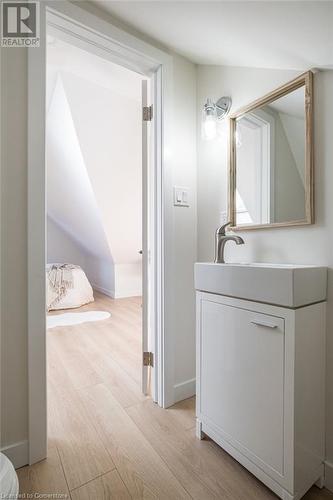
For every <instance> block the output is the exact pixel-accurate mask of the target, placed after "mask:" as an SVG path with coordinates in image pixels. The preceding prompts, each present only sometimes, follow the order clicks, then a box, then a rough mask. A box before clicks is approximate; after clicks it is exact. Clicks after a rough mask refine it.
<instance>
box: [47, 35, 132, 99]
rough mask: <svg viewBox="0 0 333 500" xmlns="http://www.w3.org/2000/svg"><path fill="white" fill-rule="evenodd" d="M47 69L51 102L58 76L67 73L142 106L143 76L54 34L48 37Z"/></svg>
mask: <svg viewBox="0 0 333 500" xmlns="http://www.w3.org/2000/svg"><path fill="white" fill-rule="evenodd" d="M47 69H48V85H47V90H48V99H47V101H48V102H49V101H50V98H51V95H52V92H53V88H54V85H55V82H56V79H57V75H58V73H59V72H65V73H70V74H72V75H75V76H78V77H80V78H83V79H84V80H88V81H90V82H92V83H95V84H96V85H99V86H100V87H103V88H107V89H109V90H112V91H113V92H116V93H117V94H119V96H124V97H128V98H130V99H134V100H136V101H137V102H138V103H141V80H142V77H141V76H140V75H138V74H137V73H134V71H131V70H129V69H126V68H124V67H122V66H119V65H118V64H114V63H112V62H111V61H109V60H107V59H104V58H102V57H99V56H97V55H95V54H94V53H92V52H87V51H86V50H82V49H80V48H78V47H76V46H75V45H72V44H69V43H66V42H64V41H63V40H60V39H59V38H56V37H54V36H50V35H49V36H48V37H47Z"/></svg>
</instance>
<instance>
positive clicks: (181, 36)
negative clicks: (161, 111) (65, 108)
mask: <svg viewBox="0 0 333 500" xmlns="http://www.w3.org/2000/svg"><path fill="white" fill-rule="evenodd" d="M93 3H94V4H95V5H96V6H97V7H98V8H99V9H101V10H104V11H105V12H108V13H109V14H111V16H113V17H114V18H116V19H118V20H120V21H121V22H122V23H124V24H125V25H128V26H131V27H132V28H134V29H135V30H137V31H138V32H140V33H143V34H144V35H148V36H149V37H151V38H152V39H154V40H156V41H158V42H160V43H161V44H163V45H164V46H167V47H169V48H171V49H173V50H174V51H176V52H178V53H179V54H182V55H183V56H185V57H187V58H188V59H189V60H191V61H193V62H194V63H197V64H217V65H228V66H245V67H254V68H276V69H297V70H306V69H309V68H312V67H331V68H332V67H333V32H332V25H333V3H332V2H330V1H316V0H315V1H307V0H305V1H304V0H303V1H237V0H232V1H224V0H215V1H198V0H196V1H187V0H186V1H176V2H175V1H166V0H164V1H140V0H137V1H134V2H133V1H126V0H123V1H111V0H93ZM171 26H172V29H170V27H171Z"/></svg>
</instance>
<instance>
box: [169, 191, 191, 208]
mask: <svg viewBox="0 0 333 500" xmlns="http://www.w3.org/2000/svg"><path fill="white" fill-rule="evenodd" d="M189 191H190V190H189V188H187V187H180V186H174V188H173V204H174V206H175V207H189V206H190V203H189Z"/></svg>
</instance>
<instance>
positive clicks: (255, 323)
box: [251, 321, 277, 328]
mask: <svg viewBox="0 0 333 500" xmlns="http://www.w3.org/2000/svg"><path fill="white" fill-rule="evenodd" d="M251 323H252V324H253V325H256V326H265V327H266V328H277V325H274V323H268V322H266V321H251Z"/></svg>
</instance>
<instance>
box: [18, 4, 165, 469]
mask: <svg viewBox="0 0 333 500" xmlns="http://www.w3.org/2000/svg"><path fill="white" fill-rule="evenodd" d="M47 26H50V27H51V28H52V29H54V30H61V32H62V38H63V39H65V37H66V36H68V37H71V38H72V37H75V39H76V42H77V45H78V46H80V47H82V48H86V47H87V44H90V45H93V46H94V51H95V53H97V54H98V53H100V54H101V55H102V53H103V57H106V56H107V57H108V58H110V60H111V61H112V62H116V63H118V64H120V65H122V66H125V67H127V68H128V69H131V70H134V71H136V72H138V73H141V74H144V75H147V76H150V77H151V78H152V79H153V82H154V85H153V87H154V96H153V104H154V116H155V119H154V122H153V126H154V136H155V148H154V156H155V157H154V165H155V175H154V186H153V190H154V204H153V212H154V242H153V255H152V256H151V258H152V259H153V262H154V266H153V272H154V283H155V285H154V293H153V303H154V310H155V314H154V315H153V316H154V317H153V327H154V329H153V332H154V338H153V342H154V344H155V345H154V348H155V360H156V361H155V363H156V362H157V363H156V366H157V369H155V370H154V394H153V399H154V400H155V401H156V402H157V403H158V404H159V405H160V406H162V407H164V406H166V405H167V402H166V400H167V396H166V394H167V393H168V392H169V390H170V388H169V385H170V384H171V381H172V378H171V375H170V374H168V373H167V370H166V367H167V366H168V364H167V363H166V360H165V352H166V349H165V336H164V198H165V196H164V184H165V179H164V162H165V157H164V156H165V154H164V151H165V149H166V148H165V147H164V139H165V130H166V128H167V127H166V116H167V115H168V112H167V110H168V109H169V107H170V104H169V100H170V88H171V83H170V78H171V74H172V59H171V57H170V56H169V55H168V54H166V53H164V52H163V51H161V50H159V49H156V48H155V47H153V46H151V45H149V44H147V43H145V42H143V41H142V40H140V39H137V38H135V37H134V36H132V35H130V34H128V33H127V32H125V31H122V30H120V29H119V28H117V27H115V26H113V25H112V24H110V23H109V22H106V21H104V20H103V19H101V18H99V17H96V16H94V15H93V14H91V13H89V12H87V11H86V10H85V9H83V8H80V7H79V6H77V5H74V4H72V3H70V2H67V1H61V2H52V1H50V2H49V1H47V2H40V40H41V42H40V47H39V48H33V49H32V48H31V49H28V388H29V390H28V405H29V408H28V414H29V429H28V433H29V464H33V463H36V462H38V461H40V460H42V459H44V458H45V457H46V455H47V393H46V392H47V378H46V334H45V332H46V320H45V303H46V301H45V295H46V287H45V263H46V262H45V248H46V216H45V215H46V200H45V198H46V173H45V116H46V109H45V108H46V106H45V101H46V28H47Z"/></svg>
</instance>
